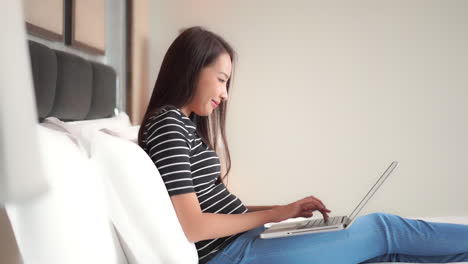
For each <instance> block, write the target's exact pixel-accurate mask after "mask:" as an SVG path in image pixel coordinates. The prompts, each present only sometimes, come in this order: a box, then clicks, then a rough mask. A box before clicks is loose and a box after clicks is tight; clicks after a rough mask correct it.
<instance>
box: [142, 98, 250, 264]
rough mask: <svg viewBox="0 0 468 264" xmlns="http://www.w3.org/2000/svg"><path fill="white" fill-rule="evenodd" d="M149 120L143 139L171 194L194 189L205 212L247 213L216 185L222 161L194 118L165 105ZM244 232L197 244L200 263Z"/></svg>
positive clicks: (224, 190)
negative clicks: (193, 120)
mask: <svg viewBox="0 0 468 264" xmlns="http://www.w3.org/2000/svg"><path fill="white" fill-rule="evenodd" d="M148 120H149V122H148V123H147V124H146V126H145V131H144V132H143V138H142V141H143V142H144V150H145V151H146V153H148V155H149V156H150V157H151V159H152V160H153V162H154V163H155V165H156V167H157V168H158V171H159V173H160V174H161V177H162V179H163V181H164V183H165V185H166V188H167V191H168V193H169V195H170V196H172V195H177V194H184V193H191V192H195V193H196V195H197V197H198V201H199V202H200V207H201V209H202V211H203V212H206V213H218V214H243V213H246V212H247V208H246V207H245V206H244V205H243V204H242V202H241V201H240V200H239V198H237V197H236V196H235V195H233V194H231V193H230V192H229V191H228V190H227V189H226V186H225V185H224V184H223V183H218V184H216V179H217V178H218V177H219V175H220V173H221V163H220V160H219V158H218V156H217V155H216V152H214V151H213V150H212V149H210V148H209V147H208V145H207V144H205V143H204V142H203V141H202V140H201V138H200V137H199V136H198V134H197V131H196V127H195V124H194V123H193V122H192V120H190V119H189V118H188V117H187V116H186V115H185V114H184V113H183V112H182V111H180V109H178V108H176V107H174V106H167V107H164V108H163V109H162V110H161V111H160V112H159V113H156V114H154V115H153V116H151V117H150V118H149V119H148ZM241 234H242V233H240V234H236V235H232V236H228V237H222V238H217V239H209V240H203V241H199V242H197V243H195V246H196V247H197V250H198V257H199V263H206V262H207V261H208V260H209V259H211V258H212V257H213V256H214V255H216V252H218V251H219V250H221V249H223V248H224V247H225V246H227V245H228V244H229V243H231V242H232V241H233V240H234V239H235V238H237V237H238V236H239V235H241Z"/></svg>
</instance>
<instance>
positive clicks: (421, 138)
mask: <svg viewBox="0 0 468 264" xmlns="http://www.w3.org/2000/svg"><path fill="white" fill-rule="evenodd" d="M152 3H153V4H152V6H151V22H150V23H151V24H150V26H151V32H150V36H151V39H150V52H151V56H150V58H151V61H150V87H152V84H153V83H154V81H155V80H156V77H157V74H158V69H159V67H160V64H161V61H162V58H163V56H164V54H165V52H166V50H167V48H168V47H169V45H170V43H171V42H172V41H173V40H174V39H175V37H176V36H177V32H178V30H179V29H181V28H182V27H187V26H192V25H202V26H205V27H207V28H208V29H210V30H212V31H214V32H216V33H218V34H220V35H222V36H223V37H225V39H226V40H228V41H229V42H230V43H231V44H232V45H233V46H234V47H235V49H236V50H237V52H238V54H239V60H238V64H237V68H236V70H235V73H234V83H233V85H234V86H233V91H232V93H231V95H230V106H229V107H230V109H229V110H230V112H229V115H228V137H229V139H230V146H231V154H232V161H233V169H232V173H231V176H230V177H231V178H230V181H229V186H228V187H229V188H230V189H231V191H232V192H234V193H235V194H236V195H238V196H239V197H240V198H241V200H242V201H243V202H244V203H245V204H248V205H255V204H258V205H260V204H283V203H289V202H292V201H295V200H296V199H300V198H302V197H304V196H307V195H315V196H317V197H319V198H320V199H322V200H323V201H324V202H325V204H327V205H328V207H329V208H330V209H331V210H332V211H333V213H334V214H348V213H350V212H351V210H352V209H353V208H354V206H356V205H357V203H358V202H359V201H360V199H361V198H362V197H363V196H364V194H365V193H367V191H368V189H369V188H370V187H371V186H372V185H373V184H374V182H375V181H376V180H377V178H378V177H379V176H380V175H381V173H383V171H384V169H385V168H386V167H387V166H388V165H389V163H390V162H391V161H392V160H398V161H399V162H400V166H399V167H398V168H397V169H396V171H395V172H394V174H392V175H391V177H390V178H389V179H388V181H387V182H386V183H385V184H384V185H383V186H382V188H381V189H380V191H379V192H378V193H377V194H376V195H375V196H374V198H373V200H371V201H370V202H369V204H368V207H367V208H366V209H364V211H363V213H369V212H374V211H384V212H389V213H396V214H400V215H403V216H447V215H468V207H466V206H465V205H466V204H467V203H468V194H467V193H466V186H468V177H466V171H468V163H467V162H466V158H467V156H468V137H467V136H466V135H467V134H468V120H467V119H466V114H467V113H468V90H467V89H466V87H465V86H466V83H467V82H468V75H467V74H466V72H467V71H468V49H466V47H467V44H468V31H466V28H467V26H468V16H466V14H467V11H468V2H467V1H443V0H414V1H404V0H392V1H389V0H387V1H371V0H360V1H352V3H351V2H350V1H317V0H313V1H298V0H293V1H268V2H267V1H265V2H263V1H247V0H240V1H229V2H226V1H214V0H207V1H202V2H197V3H192V1H189V0H177V1H155V2H152Z"/></svg>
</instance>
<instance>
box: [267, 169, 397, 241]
mask: <svg viewBox="0 0 468 264" xmlns="http://www.w3.org/2000/svg"><path fill="white" fill-rule="evenodd" d="M397 165H398V161H393V162H392V163H391V164H390V165H389V166H388V168H387V170H385V172H384V173H383V174H382V176H380V178H379V179H378V180H377V182H376V183H375V184H374V186H373V187H372V188H371V189H370V191H369V192H368V193H367V194H366V196H364V198H363V199H362V200H361V202H360V203H359V204H358V205H357V206H356V208H355V209H354V211H353V212H352V213H351V215H349V216H334V217H329V218H328V221H326V222H325V221H324V219H323V218H314V219H312V218H309V219H307V220H303V221H295V222H289V223H278V224H272V225H271V226H269V227H267V228H266V229H265V231H263V232H262V233H261V234H260V238H263V239H268V238H277V237H286V236H297V235H305V234H314V233H322V232H331V231H339V230H343V229H346V228H349V227H350V226H351V225H352V223H353V221H354V220H355V219H356V217H357V216H358V214H359V212H360V211H361V210H362V208H364V206H365V205H366V204H367V202H368V201H369V200H370V198H371V197H372V196H373V195H374V193H375V192H376V191H377V190H378V189H379V187H380V186H381V185H382V184H383V183H384V182H385V180H386V179H387V178H388V176H389V175H390V173H392V171H393V170H394V169H395V168H396V167H397Z"/></svg>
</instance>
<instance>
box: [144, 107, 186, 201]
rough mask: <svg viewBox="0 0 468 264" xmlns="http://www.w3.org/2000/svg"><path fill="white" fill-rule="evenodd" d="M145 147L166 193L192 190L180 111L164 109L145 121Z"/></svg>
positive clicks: (171, 193)
mask: <svg viewBox="0 0 468 264" xmlns="http://www.w3.org/2000/svg"><path fill="white" fill-rule="evenodd" d="M146 133H147V136H146V140H147V141H146V149H147V153H148V155H149V156H150V158H151V160H152V161H153V162H154V164H155V165H156V167H157V169H158V171H159V173H160V174H161V177H162V179H163V181H164V184H165V185H166V188H167V191H168V193H169V196H173V195H176V194H183V193H190V192H195V189H194V186H193V182H192V172H191V169H190V155H189V154H190V143H189V141H188V138H187V135H188V131H187V130H186V128H185V125H184V123H183V121H182V118H181V116H180V115H178V114H177V113H176V112H173V111H168V112H165V113H163V114H160V115H158V116H156V117H155V118H153V119H151V121H150V122H148V123H147V129H146Z"/></svg>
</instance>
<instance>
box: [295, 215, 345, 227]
mask: <svg viewBox="0 0 468 264" xmlns="http://www.w3.org/2000/svg"><path fill="white" fill-rule="evenodd" d="M341 219H343V217H342V216H335V217H330V218H328V221H327V222H325V221H324V219H323V218H319V219H314V220H310V221H307V222H306V223H304V224H303V225H302V226H299V227H298V228H310V227H315V226H329V225H336V224H339V223H340V222H341Z"/></svg>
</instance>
